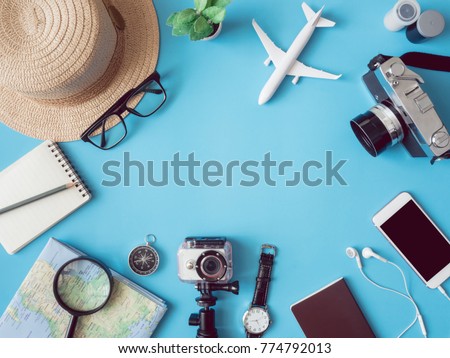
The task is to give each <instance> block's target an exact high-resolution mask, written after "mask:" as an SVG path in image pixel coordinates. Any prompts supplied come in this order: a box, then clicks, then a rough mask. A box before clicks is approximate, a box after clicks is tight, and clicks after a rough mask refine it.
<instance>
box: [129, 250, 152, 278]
mask: <svg viewBox="0 0 450 358" xmlns="http://www.w3.org/2000/svg"><path fill="white" fill-rule="evenodd" d="M128 264H129V265H130V268H131V269H132V270H133V271H134V272H135V273H137V274H138V275H142V276H147V275H151V274H152V273H154V272H155V271H156V269H157V268H158V265H159V255H158V253H157V252H156V250H155V249H154V248H153V247H151V246H138V247H136V248H135V249H134V250H133V251H131V253H130V256H129V258H128Z"/></svg>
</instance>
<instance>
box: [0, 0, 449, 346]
mask: <svg viewBox="0 0 450 358" xmlns="http://www.w3.org/2000/svg"><path fill="white" fill-rule="evenodd" d="M308 3H309V5H310V6H311V7H312V8H313V9H314V10H318V9H319V8H320V7H321V6H322V5H323V1H319V0H309V2H308ZM325 4H326V7H325V10H324V14H323V15H324V16H325V17H327V18H329V19H332V20H334V21H336V22H337V25H336V27H335V28H332V29H317V31H316V33H315V34H314V35H313V37H312V39H311V41H310V43H309V44H308V46H307V47H306V49H305V51H304V52H303V53H302V54H301V56H300V60H301V61H302V62H304V63H306V64H307V65H310V66H314V67H316V68H320V69H324V70H327V71H329V72H333V73H342V74H343V76H342V78H341V79H339V80H338V81H325V80H315V79H300V82H299V84H298V85H297V86H293V85H292V84H291V83H290V80H289V79H286V80H285V81H284V83H283V84H282V86H281V87H280V89H279V90H278V92H277V93H276V94H275V96H274V98H273V99H272V100H271V101H270V102H269V103H268V104H266V105H264V106H262V107H260V106H258V104H257V99H258V95H259V92H260V90H261V89H262V87H263V85H264V83H265V82H266V81H267V79H268V78H269V76H270V74H271V73H272V71H273V67H268V68H267V67H265V66H264V65H263V61H264V60H265V58H266V57H267V55H266V52H265V50H264V48H263V46H262V44H261V43H260V41H259V39H258V37H257V35H256V33H255V32H254V30H253V28H252V25H251V20H252V18H255V19H256V20H257V21H258V23H259V24H260V26H261V27H262V28H263V29H264V30H265V31H266V32H267V34H268V35H269V36H270V37H271V39H272V40H273V41H274V42H275V43H276V44H277V45H278V46H280V47H281V48H282V49H285V50H286V49H287V48H288V47H289V46H290V44H291V42H292V41H293V39H294V38H295V36H296V35H297V33H298V31H299V30H300V29H301V28H302V27H303V26H304V25H305V23H306V20H305V18H304V15H303V13H302V10H301V7H300V5H301V1H300V0H283V1H279V0H277V1H275V0H270V1H269V0H266V1H258V0H245V1H234V3H233V4H232V5H231V6H230V7H229V8H228V14H227V17H226V19H225V22H224V27H223V32H222V34H221V35H220V36H219V38H217V39H216V40H213V41H208V42H197V43H191V42H190V41H189V40H188V38H186V37H184V38H176V37H172V36H171V28H169V27H168V26H166V25H165V20H166V18H167V17H168V16H169V14H170V13H171V12H173V11H176V10H180V9H182V8H185V7H188V6H191V1H187V0H184V1H175V0H171V1H168V0H164V1H162V0H158V1H155V6H156V9H157V11H158V15H159V22H160V30H161V53H160V59H159V63H158V67H157V69H158V71H159V72H160V73H161V76H162V82H163V84H164V86H165V87H166V89H167V93H168V101H167V103H166V104H165V106H164V107H163V108H162V109H161V110H160V111H159V112H158V113H157V114H155V115H154V116H153V117H151V118H150V119H138V118H131V117H130V118H128V119H127V124H128V126H129V137H127V138H126V140H125V141H124V142H123V143H122V144H121V145H120V146H118V147H116V148H115V149H113V150H110V151H106V152H103V151H100V150H98V149H95V148H94V147H92V146H90V145H88V144H85V143H83V142H80V141H77V142H72V143H63V144H62V148H63V150H64V151H65V152H66V153H67V155H68V156H69V158H70V159H71V160H72V161H73V162H74V165H75V166H76V167H77V168H78V170H79V172H80V174H81V176H82V177H83V178H84V179H85V181H86V182H87V183H88V185H89V187H90V188H91V190H92V192H93V200H92V201H91V202H90V203H88V205H86V206H84V207H83V208H82V209H80V210H79V211H77V212H76V213H74V214H73V215H72V216H70V217H69V218H67V219H66V220H65V221H64V222H62V223H60V224H59V225H57V226H56V227H54V228H53V229H51V230H50V231H48V232H47V233H45V234H44V235H43V236H42V237H40V238H39V239H37V240H35V241H34V242H33V243H31V244H30V245H29V246H27V247H26V248H25V249H23V250H22V251H20V252H19V253H17V254H16V255H14V256H9V255H7V254H6V252H4V251H3V250H0V287H1V289H0V311H3V310H4V309H5V308H6V306H7V304H8V303H9V301H10V299H11V298H12V296H13V295H14V293H15V291H16V290H17V289H18V287H19V285H20V283H21V282H22V280H23V279H24V277H25V275H26V274H27V272H28V270H29V269H30V267H31V266H32V265H33V263H34V261H35V260H36V258H37V256H38V255H39V253H40V251H41V250H42V248H43V247H44V245H45V244H46V242H47V239H48V238H49V237H51V236H54V237H56V238H58V239H60V240H63V241H65V242H67V243H69V244H72V245H74V246H76V247H77V248H79V249H80V250H83V251H85V252H86V253H88V254H90V255H93V256H96V257H98V258H100V259H102V260H104V261H105V262H106V263H107V264H109V265H110V266H111V267H112V268H113V269H115V270H117V271H118V272H120V273H122V274H124V275H125V276H127V277H129V278H131V279H132V280H134V281H135V282H137V283H138V284H140V285H142V286H143V287H145V288H147V289H149V290H151V291H152V292H154V293H155V294H157V295H159V296H160V297H162V298H164V299H165V300H167V302H168V305H169V311H168V313H167V315H166V317H165V318H164V320H163V321H162V323H161V325H160V327H159V328H158V330H157V331H156V332H155V336H156V337H193V336H195V330H196V328H194V327H189V326H188V325H187V319H188V317H189V314H190V313H191V312H195V311H197V310H198V307H197V306H196V303H195V301H194V299H195V297H196V296H197V291H195V290H194V288H193V287H192V285H190V284H186V283H182V282H180V281H179V280H178V278H177V259H176V252H177V249H178V246H179V245H180V243H181V242H182V241H183V239H184V238H185V237H186V236H189V235H225V236H227V237H229V239H230V240H231V241H232V243H233V249H234V262H235V275H234V278H235V279H238V280H239V281H240V283H241V291H240V294H239V296H234V295H231V294H228V293H227V294H219V296H220V299H219V301H218V305H217V310H218V313H217V326H218V328H219V333H220V335H221V336H222V337H243V336H244V330H243V327H242V321H241V320H242V315H243V313H244V312H245V310H246V309H247V307H248V305H249V303H250V302H251V300H252V296H253V291H254V287H255V276H256V273H257V267H258V258H259V251H260V245H261V244H262V243H266V242H269V243H272V244H274V245H276V246H277V247H278V249H279V252H278V255H277V257H276V259H275V267H274V271H273V281H272V285H271V287H270V292H269V300H268V304H269V307H270V313H271V316H272V319H273V324H272V326H271V327H270V329H269V330H268V332H267V334H266V337H303V333H302V331H301V329H300V328H299V326H298V324H297V322H296V320H295V319H294V317H293V316H292V314H291V312H290V305H291V304H292V303H294V302H296V301H297V300H299V299H301V298H302V297H304V296H306V295H308V294H310V293H311V292H313V291H315V290H317V289H319V288H321V287H322V286H324V285H326V284H328V283H329V282H331V281H333V280H335V279H337V278H338V277H341V276H343V277H345V278H346V280H347V282H348V283H349V285H350V287H351V289H352V291H353V293H354V295H355V297H356V299H357V301H358V302H359V304H360V305H361V308H362V309H363V311H364V313H365V315H366V316H367V319H368V321H369V322H370V324H371V326H372V328H373V330H374V332H375V333H376V335H377V336H379V337H393V336H396V335H397V334H399V333H400V332H401V331H402V330H403V328H405V327H406V326H407V325H408V324H409V323H410V321H411V320H412V319H413V317H414V310H413V308H412V307H411V305H410V304H409V303H408V302H406V301H405V300H404V299H402V298H399V297H398V296H395V295H392V294H390V293H386V292H383V291H380V290H378V289H376V288H374V287H373V286H371V285H370V284H369V283H368V282H366V281H365V280H364V279H363V278H362V277H361V275H360V273H359V272H358V270H357V267H356V264H355V262H354V261H352V260H350V259H348V258H347V257H346V255H345V248H346V247H347V246H355V247H356V248H358V249H362V248H363V247H365V246H371V247H372V248H373V249H374V250H375V251H377V252H379V253H380V254H381V255H383V256H385V257H386V258H388V259H391V260H392V261H394V262H396V263H398V264H399V265H400V266H401V267H402V268H404V269H405V270H406V276H407V279H408V282H409V283H410V286H411V292H412V294H413V296H414V297H415V298H416V300H417V303H418V305H419V307H420V308H421V310H422V314H423V316H424V319H425V321H426V324H427V328H428V331H429V335H430V336H431V337H448V336H450V326H449V324H448V322H450V306H449V303H448V302H447V301H446V300H445V299H444V297H443V296H442V295H441V294H440V293H439V292H437V290H435V291H432V290H430V289H428V288H426V287H425V285H424V284H423V283H422V281H421V280H420V279H419V277H418V276H416V275H415V274H414V272H413V271H412V269H410V268H409V266H407V264H406V263H405V262H404V261H403V260H402V259H401V257H400V256H399V254H397V252H396V251H395V250H394V249H393V248H392V247H391V246H390V245H389V244H388V243H387V241H386V240H385V239H384V238H383V237H382V236H381V234H380V233H378V231H377V230H376V229H375V228H374V227H373V225H372V223H371V218H372V216H373V215H374V214H375V213H376V212H377V211H378V210H379V209H381V208H382V207H383V206H384V205H385V204H386V203H387V202H388V201H390V200H391V199H392V198H393V197H395V196H396V195H397V194H398V193H399V192H401V191H408V192H410V193H411V194H412V195H413V196H414V197H415V198H416V199H417V200H418V201H419V203H421V204H422V206H423V207H424V208H425V210H426V211H427V212H428V213H429V214H430V216H431V217H432V218H433V219H434V220H435V221H436V223H437V224H438V226H440V227H441V228H442V230H443V231H444V232H445V233H447V235H450V220H449V202H450V190H449V189H448V188H449V178H450V175H449V165H450V163H446V162H441V163H438V164H437V165H435V166H430V164H429V161H428V160H427V159H413V158H411V157H409V155H408V153H407V152H406V151H405V150H404V149H403V148H402V146H401V145H398V146H397V147H395V148H392V149H391V150H389V151H388V152H385V153H383V154H382V155H381V156H380V157H378V158H372V157H370V156H369V155H368V154H367V153H366V152H365V151H364V150H363V149H362V147H361V146H360V144H359V143H358V142H357V140H356V139H355V137H354V135H353V133H352V131H351V130H350V126H349V124H348V122H349V120H350V119H351V118H353V117H354V116H356V115H357V114H359V113H362V112H365V111H366V110H367V109H368V108H369V107H371V106H372V105H373V104H374V102H373V100H372V98H371V97H370V95H369V92H368V90H367V89H366V88H365V86H364V85H363V83H362V81H361V76H362V75H363V74H364V73H365V72H366V71H367V67H366V64H367V63H368V61H369V60H370V59H371V58H372V57H373V56H375V55H376V54H378V53H385V54H389V55H401V54H403V53H404V52H407V51H425V52H432V53H438V54H443V55H450V48H449V45H448V44H449V40H450V30H449V28H447V29H446V30H445V33H444V34H443V35H441V36H440V37H438V38H436V39H433V40H431V41H429V42H427V43H425V44H420V45H415V44H412V43H410V42H408V41H407V39H406V37H405V34H404V32H398V33H391V32H389V31H387V30H386V29H385V28H384V26H383V17H384V15H385V13H386V12H387V11H388V10H389V8H390V7H391V6H392V5H393V4H394V1H388V0H382V1H357V0H328V1H326V2H325ZM422 6H423V8H426V9H430V8H434V9H436V10H438V11H440V12H442V13H443V14H444V16H445V18H446V20H447V22H448V23H450V4H448V3H447V2H444V1H437V0H433V1H426V2H425V1H422ZM418 72H420V73H421V74H422V75H423V77H424V78H425V80H426V82H427V83H426V84H425V86H424V88H425V90H427V92H429V93H430V95H431V98H432V100H433V101H434V102H435V105H436V107H437V110H438V113H439V114H440V115H441V117H442V118H443V119H445V118H447V119H448V118H449V117H450V103H449V102H448V100H447V101H446V99H447V98H448V91H449V90H450V87H449V81H450V74H442V73H433V72H430V71H422V70H418ZM93 119H94V118H93ZM0 138H1V140H0V153H1V155H0V168H1V169H3V168H5V167H7V166H8V165H9V164H11V163H12V162H14V161H15V160H16V159H18V158H19V157H20V156H22V155H24V154H25V153H27V152H28V151H29V150H31V149H32V148H33V147H35V146H36V145H38V144H39V143H40V141H38V140H35V139H31V138H28V137H25V136H23V135H21V134H19V133H16V132H14V131H12V130H10V129H9V128H7V127H6V126H4V125H0ZM327 150H332V151H333V157H334V159H335V161H336V162H337V161H338V160H340V159H346V160H348V162H347V164H345V165H344V167H343V169H342V170H341V174H342V175H343V177H344V178H345V180H346V181H347V183H348V185H347V186H340V185H339V184H338V183H337V182H336V181H335V182H334V183H333V185H332V186H325V185H321V186H318V187H307V186H305V185H299V186H297V187H293V188H292V187H291V188H289V187H285V186H284V185H283V181H282V180H279V181H278V185H277V186H276V187H270V186H268V185H266V184H264V183H262V182H261V183H260V184H259V185H257V186H255V187H252V188H245V187H241V186H239V185H237V184H234V185H233V186H232V187H226V186H225V185H221V186H219V187H206V186H204V185H202V186H200V187H194V186H191V185H187V186H186V187H179V186H176V185H175V184H173V182H171V184H170V185H168V186H166V187H161V188H157V187H152V186H150V185H148V184H147V185H146V186H144V187H139V186H138V180H137V176H136V174H137V172H132V177H131V181H132V184H131V186H130V187H124V186H118V187H114V188H107V187H104V186H102V180H110V179H111V178H110V177H108V176H106V175H105V174H103V172H102V165H103V163H104V162H106V161H108V160H118V161H121V162H123V153H124V152H125V151H128V152H130V155H131V158H132V159H136V160H141V161H143V162H146V161H149V160H153V161H155V165H156V167H157V168H158V167H160V165H161V164H160V163H161V161H163V160H171V159H172V157H173V155H174V154H175V153H177V152H180V155H181V158H183V159H185V158H186V157H187V155H188V154H189V153H191V152H195V155H196V158H197V159H199V160H202V161H203V162H204V161H207V160H219V161H220V162H221V163H223V164H224V165H226V163H227V162H229V161H231V160H241V161H245V160H262V159H263V156H264V154H265V153H267V152H270V153H271V155H272V158H273V159H274V160H278V161H282V160H293V161H294V162H295V163H296V165H297V168H300V167H301V165H302V164H303V163H304V162H305V161H308V160H319V161H322V162H323V161H324V158H325V152H326V151H327ZM313 174H314V175H316V174H317V175H319V176H320V175H322V176H323V172H321V171H316V172H313ZM235 179H239V176H236V177H235ZM147 233H154V234H156V236H157V237H158V242H157V243H156V246H155V247H156V249H157V250H158V251H159V253H160V256H161V265H160V268H159V270H158V271H157V272H156V273H155V274H154V275H152V276H150V277H138V276H137V275H135V274H133V273H132V272H131V271H130V269H129V268H128V266H127V258H128V253H129V252H130V250H131V249H132V248H133V247H135V246H137V245H138V244H141V242H142V240H143V237H144V235H145V234H147ZM364 265H365V269H366V272H367V273H368V274H369V275H370V276H371V277H372V278H374V279H376V280H377V281H379V282H381V283H383V284H386V285H390V286H392V287H396V288H399V289H400V288H401V287H402V281H401V277H400V275H399V274H398V273H397V272H396V271H395V269H394V268H392V267H390V266H388V265H383V264H382V263H380V262H379V261H376V260H370V261H364ZM444 286H445V287H446V288H447V291H450V285H449V283H448V282H447V283H446V284H445V285H444ZM407 336H409V337H419V336H420V330H419V327H418V326H415V327H414V328H413V329H412V330H411V331H410V332H409V333H408V334H407Z"/></svg>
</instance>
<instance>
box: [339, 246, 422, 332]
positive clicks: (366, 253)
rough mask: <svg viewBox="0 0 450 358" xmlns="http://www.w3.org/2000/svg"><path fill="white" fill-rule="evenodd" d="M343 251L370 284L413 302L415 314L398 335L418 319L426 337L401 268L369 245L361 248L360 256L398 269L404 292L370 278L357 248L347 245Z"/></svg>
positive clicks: (418, 312)
mask: <svg viewBox="0 0 450 358" xmlns="http://www.w3.org/2000/svg"><path fill="white" fill-rule="evenodd" d="M345 253H346V254H347V256H348V257H349V258H351V259H355V260H356V264H357V265H358V268H359V271H360V272H361V274H362V275H363V277H364V278H365V279H366V280H367V281H369V282H370V283H371V284H372V285H374V286H376V287H378V288H380V289H382V290H384V291H389V292H392V293H395V294H398V295H400V296H402V297H404V298H406V299H407V300H408V301H410V302H411V303H412V304H413V306H414V308H415V310H416V316H415V318H414V320H413V321H412V322H411V324H410V325H409V326H408V327H406V329H405V330H403V332H402V333H400V335H399V336H398V337H401V336H403V335H404V334H405V333H406V332H407V331H408V330H409V329H410V328H411V327H412V326H413V325H414V324H415V323H416V321H419V325H420V329H421V331H422V334H423V336H424V337H427V330H426V327H425V322H424V321H423V317H422V315H421V314H420V311H419V307H418V306H417V304H416V302H415V301H414V299H413V298H412V296H411V294H410V292H409V289H408V284H407V283H406V278H405V274H404V273H403V271H402V269H401V268H400V267H399V266H397V265H396V264H394V263H393V262H391V261H389V260H387V259H385V258H384V257H382V256H380V255H378V254H377V253H375V252H374V251H373V250H372V249H371V248H370V247H365V248H364V249H363V250H362V256H363V257H364V258H365V259H370V258H371V257H373V258H375V259H377V260H379V261H381V262H384V263H388V264H390V265H392V266H394V267H395V268H396V269H397V270H399V271H400V273H401V275H402V278H403V283H404V285H405V290H406V294H404V293H402V292H399V291H397V290H393V289H391V288H388V287H384V286H381V285H379V284H378V283H376V282H374V281H373V280H371V279H370V278H369V277H368V276H367V275H366V274H365V273H364V271H363V265H362V261H361V258H360V256H359V253H358V250H356V249H355V248H353V247H347V248H346V249H345Z"/></svg>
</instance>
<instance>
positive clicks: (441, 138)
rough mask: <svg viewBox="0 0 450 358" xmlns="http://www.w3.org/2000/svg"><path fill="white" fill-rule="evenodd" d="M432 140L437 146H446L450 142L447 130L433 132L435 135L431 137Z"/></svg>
mask: <svg viewBox="0 0 450 358" xmlns="http://www.w3.org/2000/svg"><path fill="white" fill-rule="evenodd" d="M431 142H432V143H433V145H434V146H435V147H438V148H445V147H447V146H448V144H449V142H450V138H449V136H448V133H447V132H443V131H438V132H436V133H434V134H433V137H432V138H431Z"/></svg>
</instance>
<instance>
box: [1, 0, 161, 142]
mask: <svg viewBox="0 0 450 358" xmlns="http://www.w3.org/2000/svg"><path fill="white" fill-rule="evenodd" d="M158 52H159V29H158V19H157V16H156V12H155V8H154V6H153V2H152V1H150V0H103V1H102V0H1V1H0V121H2V122H3V123H5V124H6V125H7V126H9V127H11V128H13V129H15V130H17V131H19V132H21V133H23V134H26V135H28V136H31V137H35V138H39V139H52V140H54V141H71V140H76V139H79V138H80V134H81V133H82V132H83V131H84V130H85V129H87V128H88V127H89V125H90V124H92V123H93V122H94V121H95V120H96V119H97V118H98V117H100V116H101V115H102V114H103V113H104V112H105V111H106V110H107V109H108V108H109V107H111V106H112V105H113V104H114V103H115V101H116V100H117V99H119V98H120V97H121V96H122V95H123V94H124V93H125V92H127V91H128V90H129V89H131V88H133V87H135V86H137V85H138V84H139V83H141V82H142V81H143V80H144V79H145V78H146V77H148V76H149V75H150V74H151V73H152V72H153V71H154V70H155V67H156V62H157V60H158Z"/></svg>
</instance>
